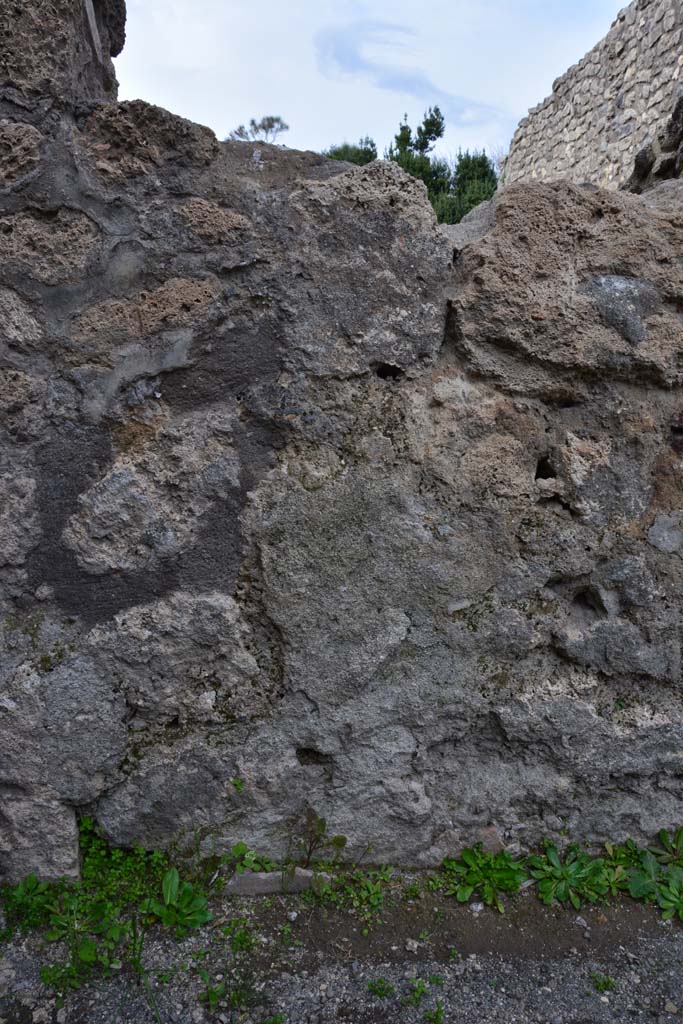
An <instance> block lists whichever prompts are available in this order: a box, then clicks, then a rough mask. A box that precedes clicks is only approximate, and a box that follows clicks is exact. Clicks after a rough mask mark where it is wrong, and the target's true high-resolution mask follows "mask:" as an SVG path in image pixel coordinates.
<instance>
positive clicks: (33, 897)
mask: <svg viewBox="0 0 683 1024" xmlns="http://www.w3.org/2000/svg"><path fill="white" fill-rule="evenodd" d="M52 898H53V897H52V892H51V889H50V886H49V885H48V884H47V882H39V881H38V879H37V878H36V876H35V875H27V877H26V878H25V879H24V880H23V881H22V882H19V884H18V885H15V886H14V887H12V888H8V889H6V890H5V894H4V907H5V915H6V917H7V924H8V931H10V933H11V931H12V930H13V928H14V927H20V928H22V929H26V930H27V929H29V928H40V927H41V926H42V925H44V924H46V923H47V919H48V914H49V909H48V908H49V906H50V901H51V899H52Z"/></svg>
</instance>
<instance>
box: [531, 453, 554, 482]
mask: <svg viewBox="0 0 683 1024" xmlns="http://www.w3.org/2000/svg"><path fill="white" fill-rule="evenodd" d="M534 480H557V473H556V471H555V468H554V467H553V464H552V462H551V461H550V456H549V455H542V456H541V458H540V459H539V460H538V464H537V466H536V476H535V477H534Z"/></svg>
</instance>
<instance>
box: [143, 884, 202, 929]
mask: <svg viewBox="0 0 683 1024" xmlns="http://www.w3.org/2000/svg"><path fill="white" fill-rule="evenodd" d="M161 893H162V898H163V902H162V901H161V900H158V899H148V900H146V901H145V902H144V904H143V905H142V907H141V909H142V911H143V913H145V914H150V915H152V916H154V917H156V918H158V919H159V921H160V922H161V924H162V925H164V926H165V927H166V928H172V929H173V930H174V933H175V936H176V938H178V939H181V938H183V936H184V935H187V933H188V931H189V930H190V929H191V928H201V926H202V925H204V924H208V922H209V921H210V920H211V918H212V916H213V915H212V914H211V912H210V911H209V910H208V907H207V899H206V896H204V895H203V893H199V892H197V891H196V890H195V887H194V886H193V885H192V883H191V882H181V881H180V875H179V874H178V870H177V868H169V869H168V871H167V872H166V873H165V874H164V877H163V879H162V882H161Z"/></svg>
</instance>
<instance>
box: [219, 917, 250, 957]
mask: <svg viewBox="0 0 683 1024" xmlns="http://www.w3.org/2000/svg"><path fill="white" fill-rule="evenodd" d="M221 931H222V932H223V935H225V936H226V938H228V939H229V940H230V948H231V950H232V951H233V953H245V952H247V951H248V950H250V949H252V948H253V947H254V945H255V941H256V940H255V938H254V933H253V931H252V929H251V928H250V926H249V922H248V921H247V920H245V919H244V918H241V917H233V918H231V919H230V920H229V921H228V923H227V925H225V927H224V928H222V929H221Z"/></svg>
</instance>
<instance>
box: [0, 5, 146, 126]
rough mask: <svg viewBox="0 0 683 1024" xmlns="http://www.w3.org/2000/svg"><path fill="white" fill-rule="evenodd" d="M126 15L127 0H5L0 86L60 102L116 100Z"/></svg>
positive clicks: (1, 17)
mask: <svg viewBox="0 0 683 1024" xmlns="http://www.w3.org/2000/svg"><path fill="white" fill-rule="evenodd" d="M125 20H126V7H125V0H31V2H30V3H21V2H17V0H3V2H2V3H1V4H0V36H1V37H2V48H1V49H0V85H2V86H3V87H4V89H5V90H6V91H7V90H8V88H9V89H10V90H11V89H12V88H14V89H16V90H17V91H18V92H19V95H21V94H22V93H26V92H30V93H32V94H33V96H34V98H36V99H37V98H39V97H40V98H42V99H43V100H45V99H46V98H49V99H50V100H52V102H55V103H57V104H58V105H59V106H62V107H64V106H67V105H68V104H69V103H71V102H87V101H92V100H102V99H115V98H116V76H115V74H114V66H113V64H112V61H111V58H112V57H116V56H117V55H118V54H119V53H120V52H121V50H122V49H123V43H124V39H125ZM11 98H17V97H16V96H15V97H11ZM20 105H21V104H20Z"/></svg>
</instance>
